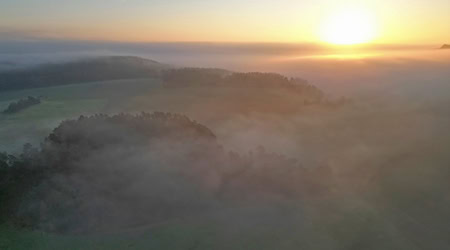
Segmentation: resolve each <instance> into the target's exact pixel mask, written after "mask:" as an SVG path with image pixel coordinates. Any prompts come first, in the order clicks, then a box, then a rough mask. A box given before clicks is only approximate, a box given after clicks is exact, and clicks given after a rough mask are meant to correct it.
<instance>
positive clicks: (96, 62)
mask: <svg viewBox="0 0 450 250" xmlns="http://www.w3.org/2000/svg"><path fill="white" fill-rule="evenodd" d="M167 68H169V66H168V65H165V64H161V63H158V62H156V61H152V60H148V59H143V58H139V57H132V56H109V57H98V58H90V59H83V60H78V61H73V62H68V63H63V64H45V65H41V66H37V67H33V68H28V69H20V70H11V71H5V72H1V73H0V91H9V90H19V89H28V88H41V87H50V86H58V85H67V84H79V83H86V82H94V81H107V80H119V79H138V78H152V77H157V76H159V74H160V72H161V70H163V69H167Z"/></svg>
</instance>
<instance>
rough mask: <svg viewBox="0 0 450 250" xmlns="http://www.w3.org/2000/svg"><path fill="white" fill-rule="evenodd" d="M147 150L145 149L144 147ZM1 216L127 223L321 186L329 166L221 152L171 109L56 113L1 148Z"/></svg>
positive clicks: (18, 220)
mask: <svg viewBox="0 0 450 250" xmlns="http://www.w3.org/2000/svg"><path fill="white" fill-rule="evenodd" d="M144 152H145V153H144ZM0 172H1V174H0V203H1V204H2V206H1V207H0V209H1V211H0V214H1V215H2V216H1V221H0V222H5V221H6V222H9V223H13V224H15V225H19V226H22V227H27V228H39V229H43V230H47V231H55V232H79V231H90V230H94V231H95V230H106V229H108V228H109V229H110V228H114V227H117V228H124V227H126V226H130V225H133V224H136V223H151V222H158V221H161V220H164V219H167V218H172V217H177V216H183V215H189V214H196V213H199V212H202V211H207V210H209V209H212V208H213V207H215V206H216V205H217V204H218V203H224V204H228V205H232V204H236V203H239V202H240V201H243V202H244V201H248V200H253V199H258V200H265V199H269V200H270V199H272V198H269V197H285V198H286V197H289V198H294V197H302V196H304V195H307V194H314V195H320V194H321V193H326V192H328V191H327V190H328V187H327V185H328V184H330V183H331V181H330V178H331V175H330V173H329V170H328V169H327V168H326V167H316V168H313V169H307V168H304V167H302V166H301V165H300V164H299V163H298V162H297V161H296V160H293V159H290V158H287V157H285V156H283V155H279V154H273V153H270V152H267V151H266V150H264V149H263V148H258V149H256V151H255V152H250V153H244V154H242V153H235V152H226V150H224V149H223V148H222V147H221V146H220V144H219V143H218V142H217V140H216V138H215V135H214V134H213V132H212V131H211V130H209V129H208V128H206V127H205V126H203V125H200V124H198V123H196V122H195V121H192V120H190V119H189V118H187V117H185V116H181V115H176V114H170V113H152V114H149V113H142V114H140V115H127V114H120V115H115V116H107V115H95V116H91V117H83V116H82V117H80V118H79V119H77V120H69V121H65V122H63V123H61V125H60V126H58V127H57V128H56V129H55V130H54V131H53V132H52V133H51V134H50V135H49V136H48V137H47V139H46V140H45V142H44V143H43V144H42V145H41V148H39V149H37V148H33V147H32V146H31V145H29V144H27V145H25V146H24V150H23V153H22V154H21V155H19V156H12V155H8V154H0Z"/></svg>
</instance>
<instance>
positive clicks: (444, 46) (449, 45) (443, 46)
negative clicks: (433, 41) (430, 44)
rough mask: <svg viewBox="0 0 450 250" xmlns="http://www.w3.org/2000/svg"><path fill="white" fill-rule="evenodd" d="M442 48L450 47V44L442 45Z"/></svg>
mask: <svg viewBox="0 0 450 250" xmlns="http://www.w3.org/2000/svg"><path fill="white" fill-rule="evenodd" d="M441 49H450V44H444V45H442V47H441Z"/></svg>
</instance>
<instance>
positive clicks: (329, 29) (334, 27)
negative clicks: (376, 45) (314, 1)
mask: <svg viewBox="0 0 450 250" xmlns="http://www.w3.org/2000/svg"><path fill="white" fill-rule="evenodd" d="M375 36H376V25H375V18H374V16H373V15H372V13H371V12H370V11H368V10H366V9H363V8H345V9H342V10H339V11H337V12H336V13H334V14H332V15H331V16H330V17H329V18H327V19H326V20H325V21H324V23H323V25H322V27H321V33H320V37H321V40H323V41H324V42H327V43H332V44H339V45H352V44H360V43H366V42H370V41H371V40H373V39H374V38H375Z"/></svg>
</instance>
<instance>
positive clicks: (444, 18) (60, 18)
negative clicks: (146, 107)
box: [0, 0, 450, 44]
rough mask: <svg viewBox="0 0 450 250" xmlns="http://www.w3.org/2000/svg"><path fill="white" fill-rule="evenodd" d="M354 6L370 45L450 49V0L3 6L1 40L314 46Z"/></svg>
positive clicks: (158, 0)
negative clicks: (368, 26)
mask: <svg viewBox="0 0 450 250" xmlns="http://www.w3.org/2000/svg"><path fill="white" fill-rule="evenodd" d="M354 7H357V8H359V9H364V10H365V12H364V13H369V14H370V15H371V17H372V19H373V20H374V24H375V29H374V32H373V33H374V34H373V38H372V39H371V42H374V43H385V44H391V43H401V44H442V43H450V0H367V1H354V0H348V1H345V0H344V1H333V0H314V1H300V0H257V1H254V0H248V1H244V0H227V1H223V0H184V1H181V0H178V1H177V0H71V1H69V0H65V1H61V0H0V39H18V38H19V39H24V38H34V39H35V38H52V39H77V40H102V41H126V42H154V41H157V42H189V41H192V42H194V41H195V42H287V43H311V42H312V43H316V42H322V40H323V39H322V37H321V35H320V33H321V31H320V30H321V27H322V26H323V23H324V21H325V20H329V19H330V16H333V15H335V14H336V13H338V12H339V11H341V10H342V9H345V8H354Z"/></svg>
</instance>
